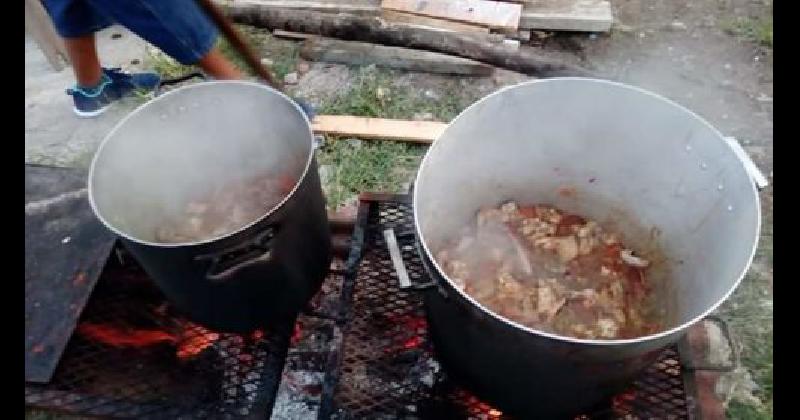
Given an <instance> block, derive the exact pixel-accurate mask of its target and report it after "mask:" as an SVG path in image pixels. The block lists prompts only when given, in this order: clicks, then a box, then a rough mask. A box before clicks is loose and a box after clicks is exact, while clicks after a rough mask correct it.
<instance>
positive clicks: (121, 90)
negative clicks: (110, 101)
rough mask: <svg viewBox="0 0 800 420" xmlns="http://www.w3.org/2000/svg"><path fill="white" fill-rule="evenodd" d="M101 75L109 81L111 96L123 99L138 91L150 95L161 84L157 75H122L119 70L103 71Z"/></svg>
mask: <svg viewBox="0 0 800 420" xmlns="http://www.w3.org/2000/svg"><path fill="white" fill-rule="evenodd" d="M103 74H104V75H105V76H107V77H108V78H109V79H111V86H110V89H111V92H110V93H111V95H113V96H116V98H123V97H125V96H128V95H130V94H132V93H133V92H136V91H140V92H146V93H150V92H152V91H154V90H155V89H156V88H157V87H158V84H159V83H161V76H159V75H158V73H132V74H128V73H123V72H122V70H121V69H119V68H114V69H105V68H104V69H103Z"/></svg>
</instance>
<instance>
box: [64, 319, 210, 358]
mask: <svg viewBox="0 0 800 420" xmlns="http://www.w3.org/2000/svg"><path fill="white" fill-rule="evenodd" d="M78 333H79V334H81V335H83V336H84V337H86V338H89V339H91V340H94V341H98V342H101V343H103V344H106V345H109V346H112V347H117V348H124V347H149V346H154V345H157V344H163V343H167V344H171V345H174V346H176V347H177V349H176V351H175V354H176V355H177V356H178V358H180V359H189V358H192V357H194V356H196V355H198V354H200V353H202V352H203V350H205V349H206V348H208V347H209V346H210V345H212V344H214V342H216V341H217V340H219V337H220V336H219V334H217V333H214V332H211V331H209V330H207V329H205V328H203V327H201V326H199V325H197V324H192V323H187V325H186V327H185V328H184V329H183V330H182V331H180V333H178V334H171V333H169V332H167V331H163V330H152V329H130V328H121V327H115V326H111V325H106V324H94V323H90V322H84V323H81V324H80V325H78Z"/></svg>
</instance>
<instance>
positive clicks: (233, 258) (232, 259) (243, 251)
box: [194, 226, 276, 283]
mask: <svg viewBox="0 0 800 420" xmlns="http://www.w3.org/2000/svg"><path fill="white" fill-rule="evenodd" d="M275 233H276V229H275V228H274V227H272V226H270V227H267V228H266V229H265V230H264V231H262V232H260V233H259V234H258V235H256V236H255V237H254V238H252V239H251V240H249V241H246V242H244V243H241V244H238V245H235V246H232V247H230V248H226V249H223V250H222V251H218V252H214V253H211V254H205V255H198V256H196V257H195V258H194V259H195V261H210V264H209V266H208V269H207V270H206V275H205V277H206V280H209V281H211V282H214V283H222V282H225V281H228V280H230V279H232V278H233V277H235V276H236V274H238V273H239V272H240V271H242V270H244V269H246V268H248V267H252V266H256V265H259V264H264V263H266V262H269V261H270V260H271V259H272V247H271V246H270V244H271V242H272V238H274V237H275Z"/></svg>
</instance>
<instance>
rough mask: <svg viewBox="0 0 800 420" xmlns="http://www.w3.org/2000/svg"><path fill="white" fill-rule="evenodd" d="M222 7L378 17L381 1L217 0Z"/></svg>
mask: <svg viewBox="0 0 800 420" xmlns="http://www.w3.org/2000/svg"><path fill="white" fill-rule="evenodd" d="M215 1H216V3H217V4H219V5H221V6H235V7H238V6H247V5H256V6H258V7H261V8H264V9H276V10H305V11H312V12H321V13H349V14H353V15H360V16H365V15H366V16H377V15H378V14H379V12H380V0H341V1H334V0H328V1H325V0H215Z"/></svg>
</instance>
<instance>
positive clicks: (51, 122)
mask: <svg viewBox="0 0 800 420" xmlns="http://www.w3.org/2000/svg"><path fill="white" fill-rule="evenodd" d="M146 45H147V44H146V43H145V42H144V41H143V40H142V39H140V38H138V37H137V36H136V35H134V34H132V33H130V32H129V31H128V30H126V29H124V28H122V27H118V26H114V27H111V28H108V29H106V30H104V31H101V32H99V33H98V34H97V46H98V53H99V55H100V60H101V62H102V63H103V65H104V66H106V67H122V68H124V69H125V70H137V69H141V67H142V63H143V62H144V58H145V57H146ZM74 83H75V78H74V76H73V73H72V69H71V68H66V69H64V70H62V71H60V72H56V71H54V70H53V68H52V67H50V65H49V64H48V63H47V60H46V58H45V56H44V54H42V52H41V51H40V50H39V48H38V47H37V45H36V43H35V42H34V41H33V39H32V38H30V37H29V36H26V37H25V161H26V162H29V163H45V164H52V165H59V166H72V167H86V166H88V164H89V162H90V160H91V156H92V155H93V154H94V151H95V149H96V148H97V145H98V144H99V143H100V141H102V139H103V138H104V137H105V135H106V134H107V133H108V132H109V131H110V130H111V129H112V128H113V127H114V125H115V124H116V123H117V122H118V121H119V120H120V119H121V118H122V117H124V116H125V115H127V114H128V113H129V112H130V111H131V110H132V109H133V108H134V107H135V106H136V105H138V104H140V103H141V100H140V99H131V100H126V101H122V102H120V103H118V104H115V105H114V106H112V107H111V108H109V110H108V111H106V112H105V113H104V114H103V115H101V116H99V117H97V118H93V119H82V118H78V117H77V116H75V114H74V113H73V112H72V98H71V97H69V96H68V95H66V93H65V89H66V88H68V87H70V86H72V85H74Z"/></svg>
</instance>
